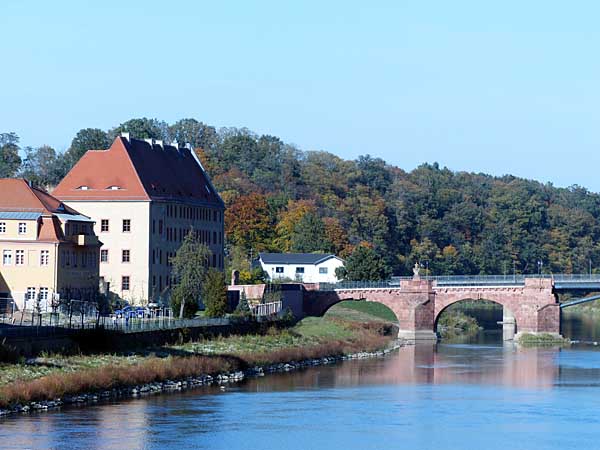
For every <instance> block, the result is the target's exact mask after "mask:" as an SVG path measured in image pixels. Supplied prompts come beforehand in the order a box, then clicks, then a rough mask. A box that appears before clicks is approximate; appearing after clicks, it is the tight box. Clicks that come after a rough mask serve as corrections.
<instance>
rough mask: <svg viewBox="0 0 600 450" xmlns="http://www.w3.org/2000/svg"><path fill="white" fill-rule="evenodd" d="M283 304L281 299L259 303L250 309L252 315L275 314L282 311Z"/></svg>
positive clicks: (264, 315)
mask: <svg viewBox="0 0 600 450" xmlns="http://www.w3.org/2000/svg"><path fill="white" fill-rule="evenodd" d="M281 305H282V302H281V301H278V302H269V303H261V304H259V305H254V306H252V307H251V308H250V311H251V313H252V315H253V316H256V317H266V316H275V315H277V314H279V313H280V312H281V308H282V306H281Z"/></svg>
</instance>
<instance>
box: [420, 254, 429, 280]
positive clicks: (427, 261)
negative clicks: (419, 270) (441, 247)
mask: <svg viewBox="0 0 600 450" xmlns="http://www.w3.org/2000/svg"><path fill="white" fill-rule="evenodd" d="M423 262H424V263H425V279H427V278H428V277H429V260H428V259H427V260H425V261H423ZM421 267H423V265H422V264H421Z"/></svg>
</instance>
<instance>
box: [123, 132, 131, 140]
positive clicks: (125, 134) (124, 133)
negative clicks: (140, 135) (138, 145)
mask: <svg viewBox="0 0 600 450" xmlns="http://www.w3.org/2000/svg"><path fill="white" fill-rule="evenodd" d="M121 137H122V138H125V139H127V140H129V133H126V132H124V131H122V132H121Z"/></svg>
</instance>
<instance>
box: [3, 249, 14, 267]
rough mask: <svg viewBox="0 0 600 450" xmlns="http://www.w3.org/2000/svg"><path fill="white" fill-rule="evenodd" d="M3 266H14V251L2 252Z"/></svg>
mask: <svg viewBox="0 0 600 450" xmlns="http://www.w3.org/2000/svg"><path fill="white" fill-rule="evenodd" d="M2 265H4V266H11V265H12V250H4V251H3V252H2Z"/></svg>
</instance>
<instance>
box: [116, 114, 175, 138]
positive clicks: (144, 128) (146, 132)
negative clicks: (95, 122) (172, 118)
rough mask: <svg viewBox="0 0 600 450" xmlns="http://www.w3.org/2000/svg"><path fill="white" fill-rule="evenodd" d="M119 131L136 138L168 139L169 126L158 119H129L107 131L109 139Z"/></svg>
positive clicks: (118, 133)
mask: <svg viewBox="0 0 600 450" xmlns="http://www.w3.org/2000/svg"><path fill="white" fill-rule="evenodd" d="M121 133H130V135H131V137H132V138H136V139H162V140H164V141H168V140H169V137H170V136H169V126H168V125H167V123H166V122H163V121H161V120H158V119H148V118H146V117H142V118H141V119H130V120H128V121H127V122H123V123H122V124H121V125H119V126H118V127H115V128H113V129H112V130H110V131H109V132H108V137H109V140H113V139H114V138H116V137H117V136H119V135H120V134H121Z"/></svg>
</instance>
